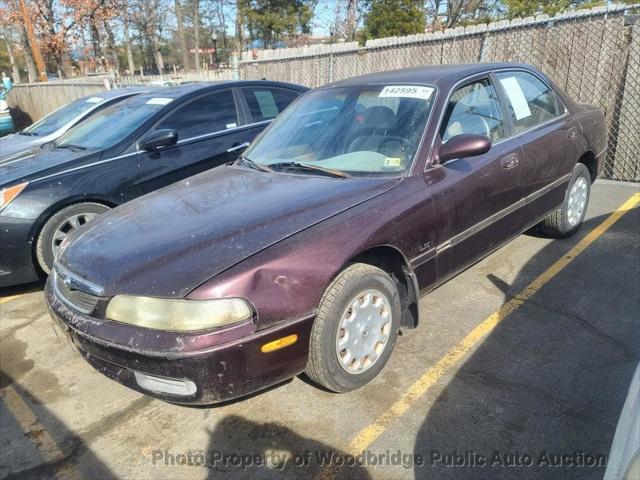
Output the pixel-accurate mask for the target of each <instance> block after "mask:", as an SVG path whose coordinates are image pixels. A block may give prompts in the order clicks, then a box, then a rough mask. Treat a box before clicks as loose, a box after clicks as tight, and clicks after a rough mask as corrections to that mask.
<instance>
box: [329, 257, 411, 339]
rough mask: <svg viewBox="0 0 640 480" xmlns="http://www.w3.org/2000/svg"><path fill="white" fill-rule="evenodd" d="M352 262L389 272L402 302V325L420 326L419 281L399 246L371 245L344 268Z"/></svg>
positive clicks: (352, 258)
mask: <svg viewBox="0 0 640 480" xmlns="http://www.w3.org/2000/svg"><path fill="white" fill-rule="evenodd" d="M352 263H366V264H369V265H373V266H375V267H378V268H380V269H382V270H384V271H385V272H387V273H388V274H389V275H390V276H391V278H392V279H393V281H394V282H395V283H396V286H397V288H398V293H399V294H400V299H401V302H402V318H401V319H400V325H401V326H403V327H406V328H416V327H417V326H418V323H419V308H418V299H419V294H420V290H419V287H418V281H417V278H416V275H415V273H414V272H413V270H412V269H411V267H410V265H409V262H408V261H407V259H406V257H405V256H404V254H403V253H402V252H401V251H400V250H399V249H398V248H396V247H394V246H392V245H377V246H373V247H369V248H367V249H366V250H363V251H362V252H360V253H358V254H356V255H354V256H353V257H351V258H350V259H349V260H348V261H347V262H346V264H345V265H344V266H343V268H342V269H344V268H345V267H346V266H347V265H349V264H352ZM342 269H340V271H342Z"/></svg>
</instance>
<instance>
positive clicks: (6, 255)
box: [0, 213, 39, 287]
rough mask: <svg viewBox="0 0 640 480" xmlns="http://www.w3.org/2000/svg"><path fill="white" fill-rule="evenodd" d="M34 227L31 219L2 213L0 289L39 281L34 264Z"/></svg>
mask: <svg viewBox="0 0 640 480" xmlns="http://www.w3.org/2000/svg"><path fill="white" fill-rule="evenodd" d="M32 227H33V220H31V219H21V218H12V217H6V216H3V215H2V214H1V213H0V232H2V242H0V287H8V286H12V285H20V284H21V283H28V282H34V281H36V280H38V279H39V275H38V270H37V269H36V266H35V264H34V263H33V248H32V245H33V238H32V237H31V230H32Z"/></svg>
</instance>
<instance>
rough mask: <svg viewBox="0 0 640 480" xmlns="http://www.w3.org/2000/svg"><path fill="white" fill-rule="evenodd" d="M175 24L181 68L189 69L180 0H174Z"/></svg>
mask: <svg viewBox="0 0 640 480" xmlns="http://www.w3.org/2000/svg"><path fill="white" fill-rule="evenodd" d="M174 8H175V11H176V25H177V27H178V44H179V45H180V55H181V58H182V68H184V69H185V70H189V68H190V67H189V52H188V50H187V39H186V37H185V35H184V17H183V16H182V5H181V4H180V0H175V2H174Z"/></svg>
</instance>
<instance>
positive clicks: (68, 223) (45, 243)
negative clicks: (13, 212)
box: [36, 202, 109, 275]
mask: <svg viewBox="0 0 640 480" xmlns="http://www.w3.org/2000/svg"><path fill="white" fill-rule="evenodd" d="M107 210H109V207H107V206H106V205H102V204H101V203H93V202H84V203H76V204H74V205H70V206H68V207H65V208H63V209H62V210H60V211H58V212H56V213H55V214H53V215H52V216H51V217H50V218H49V220H47V222H46V223H45V224H44V226H43V227H42V229H41V230H40V233H39V234H38V238H37V240H36V258H37V260H38V264H39V265H40V268H41V269H42V271H43V272H44V273H46V274H47V275H48V274H49V272H50V271H51V268H52V267H53V261H54V260H55V247H54V242H55V244H56V245H59V243H60V242H61V241H62V240H63V239H64V236H66V235H67V234H69V233H71V231H73V230H75V229H76V228H79V227H81V226H82V225H84V224H85V223H87V222H88V221H91V220H93V218H95V217H96V216H97V215H100V214H102V213H104V212H106V211H107ZM59 231H60V232H59ZM65 232H66V234H65V235H64V236H62V235H61V234H64V233H65ZM54 236H56V238H55V239H54Z"/></svg>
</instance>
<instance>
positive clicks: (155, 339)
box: [45, 281, 313, 405]
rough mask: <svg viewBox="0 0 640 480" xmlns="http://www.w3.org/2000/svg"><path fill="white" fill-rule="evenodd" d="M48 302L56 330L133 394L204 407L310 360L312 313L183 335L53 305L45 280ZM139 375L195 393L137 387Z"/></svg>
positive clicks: (273, 379)
mask: <svg viewBox="0 0 640 480" xmlns="http://www.w3.org/2000/svg"><path fill="white" fill-rule="evenodd" d="M45 299H46V302H47V306H48V307H49V311H50V313H51V316H52V318H53V320H54V322H55V323H56V324H57V326H58V328H57V330H59V331H62V332H63V334H64V335H65V336H66V337H67V338H68V339H69V340H70V342H71V343H72V345H73V346H74V347H75V348H76V349H77V350H78V351H79V352H80V353H81V354H82V356H83V357H84V358H85V359H86V360H87V361H88V362H89V363H90V364H91V365H92V366H93V367H94V368H95V369H96V370H98V371H99V372H101V373H103V374H104V375H106V376H107V377H109V378H111V379H113V380H115V381H117V382H119V383H121V384H123V385H125V386H127V387H129V388H132V389H133V390H137V391H139V392H142V393H145V394H147V395H151V396H153V397H156V398H160V399H162V400H166V401H170V402H174V403H183V404H201V405H206V404H212V403H218V402H222V401H226V400H231V399H234V398H237V397H241V396H245V395H248V394H250V393H254V392H256V391H259V390H262V389H264V388H266V387H269V386H271V385H275V384H277V383H279V382H282V381H283V380H287V379H289V378H291V377H293V376H295V375H297V374H299V373H300V372H302V371H303V370H304V368H305V365H306V362H307V354H308V348H309V343H308V342H309V335H310V332H311V326H312V324H313V317H312V316H310V317H305V318H301V319H296V320H292V321H287V322H283V323H282V324H280V325H278V326H276V327H273V328H269V329H265V330H261V331H257V332H256V331H253V322H245V323H243V324H239V325H238V326H233V327H230V328H227V329H225V330H221V331H220V332H208V333H201V334H198V333H195V334H193V333H191V334H183V333H182V332H180V333H179V332H160V331H155V330H151V329H145V328H134V327H132V326H130V325H126V324H123V323H120V322H114V321H111V320H102V319H97V318H92V317H88V316H85V315H82V314H80V313H78V312H76V311H74V310H72V309H70V308H69V307H67V306H66V305H65V304H63V303H62V302H61V301H60V300H58V298H57V297H56V295H55V294H54V293H53V292H52V288H51V282H50V281H48V282H47V285H46V287H45ZM150 333H151V335H150ZM291 334H297V335H298V341H297V342H296V343H294V344H293V345H290V346H288V347H285V348H282V349H280V350H276V351H273V352H269V353H263V352H262V351H261V347H262V345H264V344H265V343H268V342H271V341H273V340H276V339H278V338H281V337H285V336H287V335H291ZM127 336H128V340H127V341H124V340H125V338H127ZM115 339H119V340H118V341H117V343H116V341H114V340H115ZM169 345H172V346H171V347H169ZM176 346H178V348H176ZM136 372H138V375H136ZM140 373H142V374H144V375H150V376H153V377H159V378H163V379H169V380H170V381H182V382H185V381H186V382H189V384H191V382H192V383H193V384H195V393H192V394H189V395H184V394H180V395H173V394H166V393H159V392H157V391H153V390H149V389H148V388H144V387H143V386H141V385H140V380H139V378H140V375H139V374H140ZM136 376H137V377H138V378H136Z"/></svg>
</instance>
